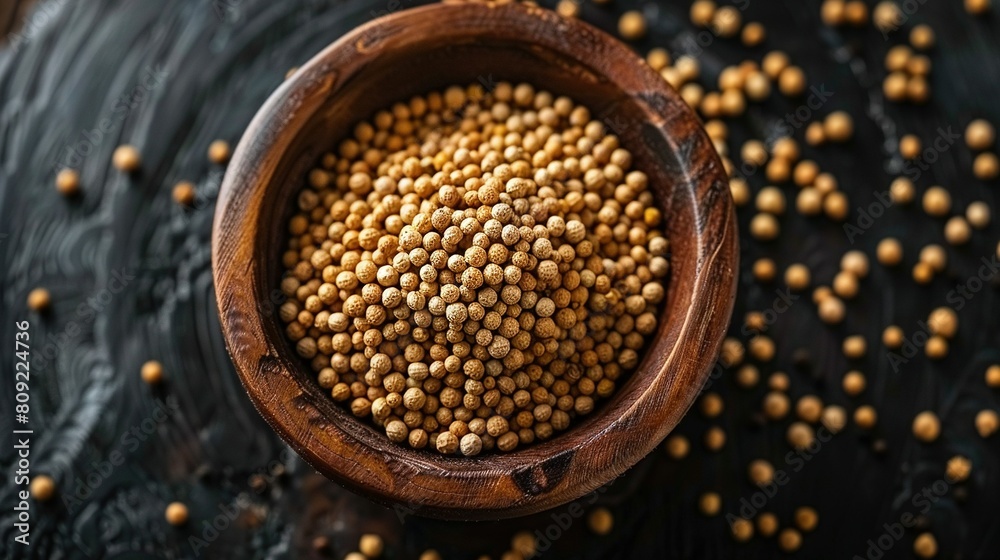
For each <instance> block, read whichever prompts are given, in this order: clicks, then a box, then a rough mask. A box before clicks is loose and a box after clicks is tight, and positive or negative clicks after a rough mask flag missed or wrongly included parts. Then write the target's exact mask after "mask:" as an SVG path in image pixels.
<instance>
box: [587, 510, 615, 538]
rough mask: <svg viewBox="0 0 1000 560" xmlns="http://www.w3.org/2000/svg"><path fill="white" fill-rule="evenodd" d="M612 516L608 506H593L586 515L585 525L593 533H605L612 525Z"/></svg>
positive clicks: (608, 531)
mask: <svg viewBox="0 0 1000 560" xmlns="http://www.w3.org/2000/svg"><path fill="white" fill-rule="evenodd" d="M614 522H615V519H614V516H612V515H611V512H610V511H609V510H608V508H603V507H599V508H594V510H593V511H591V512H590V515H588V516H587V526H588V527H589V528H590V530H591V531H592V532H593V533H594V534H595V535H607V534H609V533H610V532H611V529H612V528H613V527H614Z"/></svg>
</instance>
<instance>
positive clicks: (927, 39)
mask: <svg viewBox="0 0 1000 560" xmlns="http://www.w3.org/2000/svg"><path fill="white" fill-rule="evenodd" d="M910 44H911V45H913V48H915V49H917V50H918V51H926V50H928V49H930V48H932V47H934V30H933V29H931V26H929V25H927V24H925V23H922V24H920V25H917V26H914V28H913V29H911V30H910Z"/></svg>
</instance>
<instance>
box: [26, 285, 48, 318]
mask: <svg viewBox="0 0 1000 560" xmlns="http://www.w3.org/2000/svg"><path fill="white" fill-rule="evenodd" d="M51 304H52V296H51V295H50V294H49V291H48V290H46V289H45V288H35V289H34V290H31V291H30V292H28V309H30V310H32V311H36V312H38V313H43V312H45V311H48V309H49V306H50V305H51Z"/></svg>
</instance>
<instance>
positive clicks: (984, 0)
mask: <svg viewBox="0 0 1000 560" xmlns="http://www.w3.org/2000/svg"><path fill="white" fill-rule="evenodd" d="M990 4H991V0H965V11H966V12H969V13H970V14H972V15H974V16H981V15H983V14H985V13H987V12H989V11H990Z"/></svg>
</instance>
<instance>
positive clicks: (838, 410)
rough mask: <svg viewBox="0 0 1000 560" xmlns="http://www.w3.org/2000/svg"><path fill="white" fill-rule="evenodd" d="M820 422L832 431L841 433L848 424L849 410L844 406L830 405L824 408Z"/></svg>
mask: <svg viewBox="0 0 1000 560" xmlns="http://www.w3.org/2000/svg"><path fill="white" fill-rule="evenodd" d="M820 422H821V423H822V424H823V427H824V428H826V429H827V430H829V431H830V433H833V434H836V433H839V432H840V431H841V430H843V429H844V426H846V425H847V411H846V410H844V409H843V407H840V406H837V405H830V406H828V407H826V408H824V409H823V415H822V417H821V418H820Z"/></svg>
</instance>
